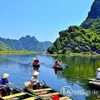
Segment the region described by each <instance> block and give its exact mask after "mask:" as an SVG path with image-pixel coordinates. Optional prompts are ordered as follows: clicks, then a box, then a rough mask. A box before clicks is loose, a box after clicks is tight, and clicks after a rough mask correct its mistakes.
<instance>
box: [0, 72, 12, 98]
mask: <svg viewBox="0 0 100 100" xmlns="http://www.w3.org/2000/svg"><path fill="white" fill-rule="evenodd" d="M8 76H9V74H7V73H4V74H3V75H2V77H1V80H0V91H1V94H2V96H6V95H10V92H11V90H10V88H9V86H8V85H9V84H11V83H10V82H9V81H8V79H7V77H8Z"/></svg>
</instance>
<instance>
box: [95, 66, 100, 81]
mask: <svg viewBox="0 0 100 100" xmlns="http://www.w3.org/2000/svg"><path fill="white" fill-rule="evenodd" d="M96 79H97V80H100V68H98V69H97V72H96Z"/></svg>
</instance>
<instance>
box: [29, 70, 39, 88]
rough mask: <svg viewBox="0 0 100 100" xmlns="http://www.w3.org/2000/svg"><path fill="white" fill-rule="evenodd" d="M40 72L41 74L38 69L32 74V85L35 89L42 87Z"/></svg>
mask: <svg viewBox="0 0 100 100" xmlns="http://www.w3.org/2000/svg"><path fill="white" fill-rule="evenodd" d="M38 74H39V72H37V71H34V72H33V75H32V78H31V80H30V81H31V85H32V87H33V89H39V88H40V83H39V81H38V79H37V78H38V77H37V76H38Z"/></svg>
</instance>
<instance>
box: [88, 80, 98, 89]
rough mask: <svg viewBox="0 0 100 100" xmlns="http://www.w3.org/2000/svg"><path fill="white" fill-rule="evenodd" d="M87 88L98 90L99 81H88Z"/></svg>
mask: <svg viewBox="0 0 100 100" xmlns="http://www.w3.org/2000/svg"><path fill="white" fill-rule="evenodd" d="M88 86H89V87H90V88H95V89H96V88H97V89H100V80H97V79H88Z"/></svg>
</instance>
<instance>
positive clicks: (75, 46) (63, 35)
mask: <svg viewBox="0 0 100 100" xmlns="http://www.w3.org/2000/svg"><path fill="white" fill-rule="evenodd" d="M97 4H98V5H99V6H97ZM98 9H100V0H95V1H94V2H93V5H92V7H91V11H90V12H89V14H88V17H87V18H86V20H85V21H84V22H83V23H82V24H81V25H80V26H70V27H69V28H68V29H66V30H63V31H60V32H59V37H58V38H57V39H56V40H55V42H54V43H53V46H51V47H49V48H48V50H47V51H48V52H49V53H50V54H56V53H58V54H66V53H67V54H69V53H70V52H73V53H81V52H91V53H92V52H93V53H94V52H95V53H99V54H100V13H99V10H98ZM95 13H96V14H95Z"/></svg>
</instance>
